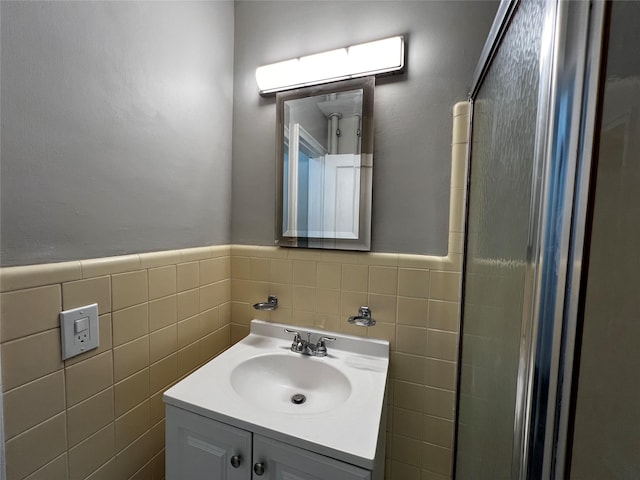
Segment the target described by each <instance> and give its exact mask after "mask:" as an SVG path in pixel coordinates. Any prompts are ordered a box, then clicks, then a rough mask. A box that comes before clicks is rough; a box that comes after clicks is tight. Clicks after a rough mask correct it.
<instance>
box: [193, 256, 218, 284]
mask: <svg viewBox="0 0 640 480" xmlns="http://www.w3.org/2000/svg"><path fill="white" fill-rule="evenodd" d="M219 262H220V259H219V258H209V259H207V260H201V261H200V262H199V263H200V267H199V269H200V281H199V283H198V286H201V285H208V284H209V283H213V282H216V281H217V278H218V277H219V273H218V270H219Z"/></svg>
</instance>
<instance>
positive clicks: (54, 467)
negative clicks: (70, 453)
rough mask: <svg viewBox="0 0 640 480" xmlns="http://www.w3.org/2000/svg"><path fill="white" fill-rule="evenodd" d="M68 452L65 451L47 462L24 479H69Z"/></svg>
mask: <svg viewBox="0 0 640 480" xmlns="http://www.w3.org/2000/svg"><path fill="white" fill-rule="evenodd" d="M68 479H69V474H68V473H67V454H66V453H63V454H62V455H60V456H59V457H57V458H55V459H54V460H52V461H50V462H49V463H47V464H46V465H45V466H44V467H42V468H40V469H38V470H36V471H35V472H33V473H32V474H31V475H29V476H28V477H26V478H25V479H24V480H68Z"/></svg>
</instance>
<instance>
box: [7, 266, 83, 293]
mask: <svg viewBox="0 0 640 480" xmlns="http://www.w3.org/2000/svg"><path fill="white" fill-rule="evenodd" d="M81 279H82V266H81V264H80V261H71V262H60V263H45V264H37V265H24V266H16V267H3V268H0V292H10V291H13V290H23V289H25V288H34V287H42V286H44V285H51V284H54V283H61V282H70V281H73V280H81Z"/></svg>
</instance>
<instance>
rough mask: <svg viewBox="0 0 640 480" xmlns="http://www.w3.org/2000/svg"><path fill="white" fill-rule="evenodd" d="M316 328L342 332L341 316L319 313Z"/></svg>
mask: <svg viewBox="0 0 640 480" xmlns="http://www.w3.org/2000/svg"><path fill="white" fill-rule="evenodd" d="M314 327H316V328H322V329H324V330H329V331H332V332H337V331H339V330H340V315H331V314H326V313H318V314H316V321H315V324H314Z"/></svg>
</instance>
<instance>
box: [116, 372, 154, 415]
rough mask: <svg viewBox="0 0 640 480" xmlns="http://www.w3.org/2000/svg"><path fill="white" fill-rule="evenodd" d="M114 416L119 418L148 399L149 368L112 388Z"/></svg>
mask: <svg viewBox="0 0 640 480" xmlns="http://www.w3.org/2000/svg"><path fill="white" fill-rule="evenodd" d="M113 393H114V395H113V396H114V405H115V416H116V417H119V416H120V415H123V414H124V413H125V412H127V411H128V410H131V409H132V408H133V407H135V406H136V405H138V404H139V403H141V402H143V401H144V400H146V399H148V398H149V368H145V369H143V370H140V371H139V372H138V373H134V374H133V375H131V376H130V377H127V378H125V379H124V380H122V381H121V382H118V383H116V384H115V386H114V391H113Z"/></svg>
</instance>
